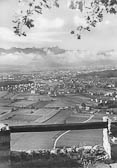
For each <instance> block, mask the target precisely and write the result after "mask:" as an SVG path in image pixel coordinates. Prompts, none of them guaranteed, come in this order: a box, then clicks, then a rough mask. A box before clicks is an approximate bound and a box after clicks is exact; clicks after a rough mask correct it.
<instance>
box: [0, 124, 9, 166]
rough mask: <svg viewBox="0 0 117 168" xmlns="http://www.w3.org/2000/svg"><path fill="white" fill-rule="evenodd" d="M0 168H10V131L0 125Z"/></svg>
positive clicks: (5, 126)
mask: <svg viewBox="0 0 117 168" xmlns="http://www.w3.org/2000/svg"><path fill="white" fill-rule="evenodd" d="M0 168H10V131H9V127H8V126H7V125H4V124H1V123H0Z"/></svg>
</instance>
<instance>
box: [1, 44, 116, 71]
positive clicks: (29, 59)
mask: <svg viewBox="0 0 117 168" xmlns="http://www.w3.org/2000/svg"><path fill="white" fill-rule="evenodd" d="M81 66H85V67H86V68H87V67H96V66H97V67H98V66H100V67H101V66H117V51H115V50H101V51H87V50H67V49H62V48H59V47H57V46H55V47H43V48H35V47H33V48H16V47H13V48H10V49H3V48H0V70H2V71H4V70H5V69H8V70H9V69H15V70H16V69H17V70H20V69H27V70H39V69H46V68H78V67H81Z"/></svg>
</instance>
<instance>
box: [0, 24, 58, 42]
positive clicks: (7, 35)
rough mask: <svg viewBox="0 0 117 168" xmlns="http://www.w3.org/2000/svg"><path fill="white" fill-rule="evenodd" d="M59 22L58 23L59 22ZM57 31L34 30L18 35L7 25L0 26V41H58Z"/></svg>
mask: <svg viewBox="0 0 117 168" xmlns="http://www.w3.org/2000/svg"><path fill="white" fill-rule="evenodd" d="M59 24H60V23H59ZM58 34H59V33H58V32H48V31H39V30H37V29H36V30H34V31H30V32H29V33H27V37H24V36H22V37H19V36H17V35H15V34H14V33H13V30H11V29H9V28H7V27H0V42H2V41H6V42H12V43H30V44H34V43H41V42H60V40H58V39H57V38H55V37H57V36H58Z"/></svg>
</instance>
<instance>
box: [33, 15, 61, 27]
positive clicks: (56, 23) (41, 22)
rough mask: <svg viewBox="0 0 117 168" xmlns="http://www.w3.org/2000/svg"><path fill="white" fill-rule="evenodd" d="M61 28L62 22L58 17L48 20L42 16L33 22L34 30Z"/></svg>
mask: <svg viewBox="0 0 117 168" xmlns="http://www.w3.org/2000/svg"><path fill="white" fill-rule="evenodd" d="M63 26H64V20H63V19H62V18H59V17H56V18H55V19H53V20H50V19H47V18H45V17H43V16H42V17H39V18H38V19H36V21H35V28H37V29H42V30H50V29H60V28H62V27H63Z"/></svg>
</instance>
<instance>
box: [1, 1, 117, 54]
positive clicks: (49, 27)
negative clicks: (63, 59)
mask: <svg viewBox="0 0 117 168" xmlns="http://www.w3.org/2000/svg"><path fill="white" fill-rule="evenodd" d="M59 1H60V8H55V7H54V8H52V9H51V10H46V9H45V10H44V11H43V15H41V16H39V15H38V16H34V17H35V22H34V23H35V27H34V28H33V29H31V30H30V31H28V32H27V37H18V36H16V35H15V34H14V33H13V26H14V25H13V23H12V20H13V18H14V15H15V12H17V11H18V9H19V6H18V0H0V47H1V48H11V47H21V48H26V47H39V48H40V47H48V46H49V47H50V46H59V47H61V48H65V49H70V50H90V51H92V50H111V49H115V50H117V16H116V15H107V14H105V16H104V20H103V22H102V23H100V24H98V25H97V27H96V28H94V29H92V31H91V32H85V33H84V34H83V35H82V39H81V40H77V39H76V36H73V35H71V34H70V31H71V30H73V29H75V28H76V26H77V25H78V23H79V22H80V16H79V13H78V11H75V10H71V9H69V8H68V7H67V2H68V1H69V0H59Z"/></svg>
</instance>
